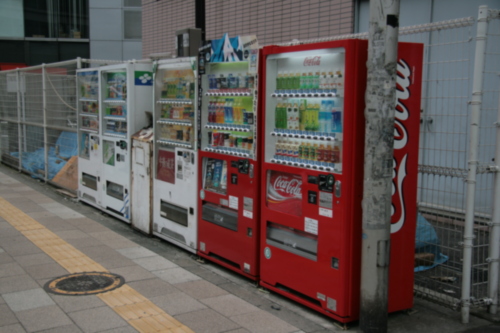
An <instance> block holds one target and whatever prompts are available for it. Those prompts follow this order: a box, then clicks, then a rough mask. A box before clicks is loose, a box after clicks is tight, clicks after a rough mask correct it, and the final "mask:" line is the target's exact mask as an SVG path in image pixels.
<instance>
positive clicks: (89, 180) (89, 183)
mask: <svg viewBox="0 0 500 333" xmlns="http://www.w3.org/2000/svg"><path fill="white" fill-rule="evenodd" d="M82 185H84V186H86V187H88V188H90V189H93V190H94V191H97V177H95V176H92V175H89V174H88V173H84V172H82Z"/></svg>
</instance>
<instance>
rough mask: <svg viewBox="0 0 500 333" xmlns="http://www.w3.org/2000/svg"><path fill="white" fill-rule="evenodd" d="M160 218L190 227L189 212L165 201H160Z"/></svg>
mask: <svg viewBox="0 0 500 333" xmlns="http://www.w3.org/2000/svg"><path fill="white" fill-rule="evenodd" d="M160 216H161V217H163V218H165V219H168V220H170V221H173V222H175V223H178V224H180V225H183V226H185V227H187V226H188V210H187V209H186V208H182V207H179V206H176V205H173V204H171V203H168V202H166V201H163V200H160Z"/></svg>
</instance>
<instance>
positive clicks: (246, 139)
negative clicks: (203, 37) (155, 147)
mask: <svg viewBox="0 0 500 333" xmlns="http://www.w3.org/2000/svg"><path fill="white" fill-rule="evenodd" d="M198 59H199V62H200V63H199V70H200V74H201V76H200V80H201V82H200V85H199V86H200V87H201V92H200V94H199V96H200V99H199V109H200V112H199V113H198V114H199V115H200V123H201V126H200V128H201V136H200V139H199V140H200V143H199V144H200V145H201V149H199V164H198V165H199V172H200V174H199V179H200V181H199V198H198V200H199V201H198V207H199V208H198V212H199V215H198V216H199V218H198V255H200V256H201V257H203V258H206V259H208V260H210V261H213V262H215V263H217V264H219V265H221V266H224V267H226V268H228V269H231V270H233V271H235V272H237V273H240V274H242V275H244V276H246V277H248V278H251V279H254V280H255V279H257V277H258V268H259V265H258V259H259V217H260V216H259V211H258V205H259V193H260V192H259V186H260V178H259V164H258V159H257V151H258V150H257V128H258V127H257V124H258V119H257V89H256V87H257V68H258V67H257V65H258V44H257V39H256V37H255V36H240V37H235V38H229V37H228V36H227V35H225V36H224V37H223V38H222V39H219V40H212V41H211V42H210V43H209V44H207V46H206V48H202V49H201V53H200V56H199V58H198Z"/></svg>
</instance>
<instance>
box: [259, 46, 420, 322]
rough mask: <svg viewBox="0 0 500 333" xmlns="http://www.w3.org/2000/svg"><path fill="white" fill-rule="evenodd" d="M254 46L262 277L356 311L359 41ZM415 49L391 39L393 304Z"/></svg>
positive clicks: (405, 233)
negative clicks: (394, 72) (394, 45)
mask: <svg viewBox="0 0 500 333" xmlns="http://www.w3.org/2000/svg"><path fill="white" fill-rule="evenodd" d="M261 52H262V56H261V59H260V61H261V67H260V70H261V72H260V77H261V81H260V82H261V86H260V87H259V89H260V91H262V94H261V96H262V99H261V108H262V109H263V110H264V113H265V115H263V117H262V118H264V119H263V120H262V121H263V122H264V130H263V131H262V139H261V144H262V147H263V149H262V153H261V161H262V164H261V165H262V166H261V172H262V177H263V180H264V182H263V185H262V187H261V258H260V260H261V262H260V267H261V270H260V284H261V285H262V286H263V287H265V288H268V289H270V290H272V291H274V292H277V293H279V294H282V295H284V296H287V297H289V298H290V299H293V300H295V301H297V302H299V303H302V304H304V305H306V306H308V307H310V308H312V309H315V310H316V311H318V312H321V313H323V314H325V315H327V316H330V317H332V318H334V319H336V320H338V321H340V322H344V323H345V322H350V321H353V320H356V319H358V316H359V298H360V290H359V289H360V270H361V239H362V228H361V220H362V208H361V200H362V195H363V163H364V157H363V156H364V127H365V123H364V107H365V103H364V94H365V88H366V75H367V72H366V61H367V52H368V50H367V41H366V40H342V41H332V42H324V43H316V44H304V45H296V46H286V47H285V46H283V47H280V46H267V47H264V48H263V49H262V51H261ZM422 53H423V48H422V45H420V44H408V43H400V45H399V61H398V79H397V89H398V90H397V96H398V102H397V106H396V123H395V153H394V191H393V193H394V194H393V217H392V220H393V224H392V235H391V266H390V279H389V282H390V286H389V311H391V312H392V311H397V310H402V309H408V308H411V307H412V302H413V262H414V260H413V257H414V242H415V223H416V181H417V157H418V156H417V154H418V133H419V113H420V90H421V70H422V69H421V67H422ZM395 254H397V255H395Z"/></svg>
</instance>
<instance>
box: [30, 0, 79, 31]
mask: <svg viewBox="0 0 500 333" xmlns="http://www.w3.org/2000/svg"><path fill="white" fill-rule="evenodd" d="M24 18H25V22H24V30H25V36H26V37H39V38H88V0H24Z"/></svg>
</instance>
